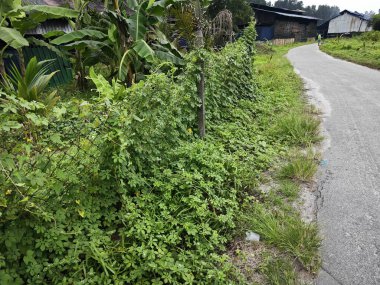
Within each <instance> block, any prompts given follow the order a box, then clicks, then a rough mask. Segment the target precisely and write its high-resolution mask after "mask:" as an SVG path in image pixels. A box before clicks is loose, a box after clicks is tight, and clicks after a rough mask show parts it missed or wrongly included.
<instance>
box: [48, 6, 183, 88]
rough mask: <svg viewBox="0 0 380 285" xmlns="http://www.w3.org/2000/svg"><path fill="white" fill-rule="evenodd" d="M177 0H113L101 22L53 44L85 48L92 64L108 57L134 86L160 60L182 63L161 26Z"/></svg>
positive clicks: (56, 40) (82, 49) (122, 76)
mask: <svg viewBox="0 0 380 285" xmlns="http://www.w3.org/2000/svg"><path fill="white" fill-rule="evenodd" d="M177 1H179V0H160V1H157V0H140V1H137V0H127V1H125V2H121V3H119V1H118V0H113V1H112V7H111V8H110V7H107V8H108V9H106V11H105V12H104V13H103V15H104V16H105V17H104V18H103V19H102V22H101V25H99V26H89V27H86V28H84V29H81V30H78V31H74V32H72V33H70V34H67V35H63V36H61V37H58V38H56V39H54V40H53V41H51V43H52V44H56V45H63V47H65V48H67V49H75V50H81V52H82V53H83V54H86V55H87V57H86V59H85V60H84V62H87V63H88V66H91V64H90V63H93V62H94V60H95V59H96V60H97V61H98V62H99V61H102V60H104V63H107V64H108V65H111V67H113V68H114V70H115V75H116V73H117V77H118V79H120V80H121V81H124V82H127V84H128V85H130V84H132V83H133V82H134V81H135V80H136V75H137V74H139V73H144V71H146V70H147V69H149V66H150V65H152V64H154V62H156V61H157V60H162V61H170V62H172V63H174V64H182V55H181V54H180V53H179V52H178V51H177V50H176V48H175V47H174V46H173V45H171V43H170V42H169V41H168V40H167V39H166V37H165V35H164V34H163V33H162V32H161V31H160V30H159V28H158V25H159V23H160V22H162V21H163V16H164V15H165V12H166V10H167V8H168V7H169V6H170V5H171V4H173V3H174V2H177ZM119 4H121V5H119ZM109 6H110V5H109Z"/></svg>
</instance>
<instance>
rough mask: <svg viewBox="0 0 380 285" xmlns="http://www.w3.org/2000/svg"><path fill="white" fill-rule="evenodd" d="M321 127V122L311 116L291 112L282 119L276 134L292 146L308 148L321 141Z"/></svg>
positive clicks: (277, 126)
mask: <svg viewBox="0 0 380 285" xmlns="http://www.w3.org/2000/svg"><path fill="white" fill-rule="evenodd" d="M319 125H320V122H319V121H318V120H317V119H315V118H314V117H313V116H312V115H310V114H307V113H304V112H303V113H298V112H290V114H288V115H285V116H284V117H282V118H280V120H279V122H278V124H277V125H276V126H275V128H274V132H275V135H277V136H278V138H279V139H284V140H287V141H288V142H289V144H291V145H295V146H308V145H311V144H313V143H316V142H319V141H320V140H321V137H320V135H319Z"/></svg>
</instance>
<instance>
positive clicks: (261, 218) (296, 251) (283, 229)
mask: <svg viewBox="0 0 380 285" xmlns="http://www.w3.org/2000/svg"><path fill="white" fill-rule="evenodd" d="M270 208H271V205H270V204H265V203H264V204H261V203H257V204H256V205H254V206H253V207H252V209H251V211H252V219H251V220H250V225H251V228H252V229H253V230H254V231H255V232H256V233H258V234H259V235H260V236H262V238H263V240H264V241H265V242H266V243H268V244H269V245H273V246H275V247H276V248H278V249H279V250H281V251H282V252H284V253H287V254H289V255H290V256H292V257H294V258H296V259H297V260H298V261H299V262H300V263H301V264H302V266H303V267H304V268H305V269H306V270H308V271H310V272H312V273H315V272H317V270H318V268H319V265H320V258H319V254H318V250H319V246H320V238H319V236H318V229H317V227H316V225H315V224H306V223H305V222H304V221H302V219H301V217H300V216H299V215H296V214H294V213H293V214H292V213H289V212H288V211H284V210H280V209H276V210H275V211H273V210H271V209H270Z"/></svg>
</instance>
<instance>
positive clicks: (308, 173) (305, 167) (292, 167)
mask: <svg viewBox="0 0 380 285" xmlns="http://www.w3.org/2000/svg"><path fill="white" fill-rule="evenodd" d="M317 170H318V165H317V164H316V162H315V157H314V156H313V155H311V154H306V155H301V154H299V155H297V156H296V157H294V158H292V159H291V161H290V162H289V163H288V164H286V165H285V166H284V167H283V168H282V169H281V170H280V173H279V176H280V178H282V179H292V180H295V181H300V182H308V181H310V180H311V179H312V178H313V177H314V175H315V173H316V172H317Z"/></svg>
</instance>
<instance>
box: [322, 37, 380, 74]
mask: <svg viewBox="0 0 380 285" xmlns="http://www.w3.org/2000/svg"><path fill="white" fill-rule="evenodd" d="M321 50H322V51H324V52H326V53H328V54H330V55H332V56H334V57H338V58H341V59H345V60H348V61H351V62H354V63H358V64H361V65H365V66H368V67H371V68H376V69H380V31H373V32H368V33H364V34H363V35H361V36H357V37H353V38H336V39H329V40H326V41H325V42H324V43H323V44H322V46H321Z"/></svg>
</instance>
